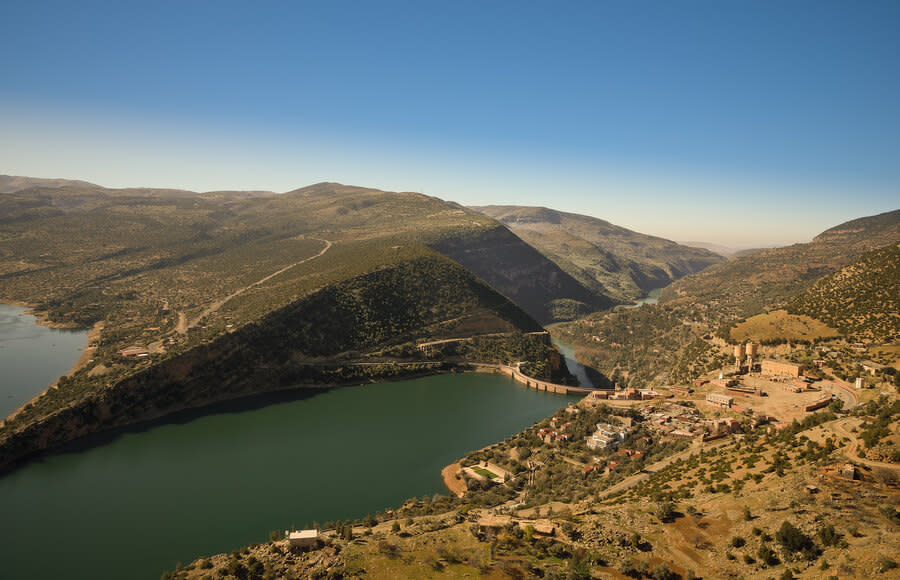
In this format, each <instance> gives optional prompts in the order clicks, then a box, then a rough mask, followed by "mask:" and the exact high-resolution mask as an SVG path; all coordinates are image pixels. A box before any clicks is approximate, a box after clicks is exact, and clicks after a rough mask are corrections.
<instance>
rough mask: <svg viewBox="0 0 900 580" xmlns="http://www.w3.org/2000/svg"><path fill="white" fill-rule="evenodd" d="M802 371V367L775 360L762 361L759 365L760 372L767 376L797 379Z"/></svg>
mask: <svg viewBox="0 0 900 580" xmlns="http://www.w3.org/2000/svg"><path fill="white" fill-rule="evenodd" d="M802 371H803V367H802V366H800V365H798V364H795V363H789V362H784V361H777V360H764V361H762V363H760V372H762V374H764V375H769V376H778V377H794V378H797V377H799V376H800V375H801V374H802Z"/></svg>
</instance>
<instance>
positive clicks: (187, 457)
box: [0, 349, 573, 580]
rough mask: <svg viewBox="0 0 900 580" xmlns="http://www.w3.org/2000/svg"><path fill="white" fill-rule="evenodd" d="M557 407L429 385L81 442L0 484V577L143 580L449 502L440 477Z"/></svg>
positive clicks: (219, 409) (262, 403) (274, 400)
mask: <svg viewBox="0 0 900 580" xmlns="http://www.w3.org/2000/svg"><path fill="white" fill-rule="evenodd" d="M75 351H76V352H74V353H73V355H75V354H77V349H75ZM76 358H77V357H76ZM38 390H40V389H38ZM570 400H573V399H572V398H569V397H565V396H562V395H555V394H552V393H546V392H541V391H535V390H531V389H526V388H524V387H523V386H521V385H519V384H517V383H515V382H513V381H512V380H511V379H509V378H507V377H502V376H495V375H480V374H460V375H439V376H432V377H425V378H421V379H414V380H408V381H397V382H390V383H381V384H376V385H369V386H365V387H347V388H341V389H333V390H328V391H320V392H315V393H313V392H310V391H302V390H297V391H292V392H287V393H278V394H272V395H263V396H258V397H252V398H249V399H242V400H239V401H233V402H229V403H222V404H219V405H215V406H213V407H212V408H208V409H206V410H204V411H203V412H198V411H185V412H182V413H178V414H176V415H173V416H170V417H168V418H166V419H163V420H158V421H155V422H152V423H149V424H144V425H142V426H138V427H132V428H126V429H119V430H117V431H114V432H112V433H107V434H100V435H97V436H91V437H88V438H85V439H83V440H80V441H78V442H76V443H74V444H72V445H70V446H68V447H67V448H66V449H65V450H64V451H62V452H59V453H54V454H49V455H44V456H42V457H41V458H40V459H39V460H36V461H33V462H31V463H28V464H26V465H25V466H24V467H22V468H20V469H18V470H16V471H14V472H12V473H9V474H6V475H4V476H2V477H0V514H3V518H2V524H0V562H2V563H3V564H2V577H3V578H4V579H18V578H29V579H44V578H46V579H51V578H54V579H55V578H63V577H64V578H84V579H88V578H91V579H94V578H121V579H129V578H134V579H138V578H151V579H154V580H155V579H156V578H159V575H160V573H161V572H162V571H163V570H166V569H172V568H174V567H175V565H176V563H179V562H180V563H182V564H187V563H188V562H190V561H192V560H193V559H195V558H197V557H199V556H203V555H210V554H215V553H220V552H229V551H231V550H234V549H236V548H238V547H240V546H243V545H246V544H249V543H253V542H262V541H265V540H266V539H267V537H268V534H269V532H270V531H272V530H276V529H286V528H290V527H291V525H295V526H297V527H298V528H300V527H303V526H305V525H308V524H310V523H311V522H313V521H318V522H320V523H321V522H325V521H328V520H336V519H355V518H361V517H364V516H365V515H366V514H370V513H371V514H374V513H375V512H376V511H377V510H384V509H386V508H391V507H396V506H399V505H400V503H401V502H402V501H403V500H404V499H405V498H409V497H412V496H418V497H422V496H424V495H431V494H435V493H442V494H443V493H447V491H446V489H445V488H444V486H443V482H442V480H441V475H440V471H441V468H443V467H444V466H445V465H447V464H449V463H451V462H452V461H454V460H455V459H457V458H459V457H460V456H462V455H464V454H465V453H466V452H468V451H470V450H473V449H478V448H481V447H483V446H485V445H489V444H491V443H494V442H496V441H499V440H502V439H504V438H506V437H508V436H509V435H512V434H514V433H516V432H518V431H520V430H521V429H523V428H525V427H527V426H529V425H531V424H532V423H534V422H536V421H538V420H540V419H542V418H544V417H547V416H548V415H550V414H551V413H553V412H554V411H555V410H556V409H558V408H559V407H562V406H565V405H566V404H567V403H568V402H569V401H570Z"/></svg>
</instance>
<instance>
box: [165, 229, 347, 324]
mask: <svg viewBox="0 0 900 580" xmlns="http://www.w3.org/2000/svg"><path fill="white" fill-rule="evenodd" d="M310 239H312V240H319V241H320V242H325V247H324V248H322V250H321V251H320V252H319V253H318V254H316V255H315V256H310V257H308V258H303V259H302V260H299V261H297V262H294V263H293V264H288V265H287V266H285V267H284V268H282V269H280V270H278V271H276V272H272V273H271V274H269V275H268V276H266V277H265V278H260V279H259V280H257V281H256V282H253V283H252V284H248V285H247V286H244V287H243V288H239V289H237V290H235V291H234V292H232V293H231V294H229V295H228V296H226V297H224V298H222V299H221V300H217V301H215V302H213V303H212V304H210V305H209V306H208V307H207V308H206V309H205V310H204V311H203V312H201V313H200V315H199V316H198V317H197V318H195V319H194V320H193V321H191V322H188V321H187V317H185V315H184V313H183V312H179V313H178V325H177V326H176V329H175V330H176V331H177V332H178V333H179V334H186V333H187V331H188V330H190V329H191V328H194V327H195V326H197V325H198V324H199V323H200V321H201V320H203V319H204V318H205V317H207V316H209V315H210V314H212V313H214V312H216V311H217V310H218V309H219V308H221V307H222V305H223V304H225V303H226V302H228V301H229V300H231V299H232V298H234V297H236V296H240V295H241V294H243V293H244V292H246V291H247V290H250V289H251V288H254V287H256V286H259V285H260V284H265V283H266V282H268V281H269V280H271V279H272V278H274V277H275V276H278V275H279V274H283V273H284V272H287V271H288V270H290V269H291V268H293V267H295V266H299V265H300V264H303V263H306V262H309V261H310V260H315V259H316V258H319V257H321V256H322V255H323V254H325V252H327V251H328V250H330V249H331V245H332V244H331V242H330V241H329V240H325V239H321V238H310Z"/></svg>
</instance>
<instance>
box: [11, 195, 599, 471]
mask: <svg viewBox="0 0 900 580" xmlns="http://www.w3.org/2000/svg"><path fill="white" fill-rule="evenodd" d="M26 185H27V184H26ZM0 216H2V218H0V297H2V298H4V299H7V300H13V301H19V302H24V303H28V304H32V305H33V306H34V307H35V309H36V311H37V313H38V314H39V315H41V316H43V317H44V318H45V319H46V321H47V322H48V323H50V324H55V325H60V326H81V327H84V326H91V325H97V326H96V327H95V328H96V330H97V331H98V332H99V336H98V337H96V338H95V339H94V349H93V351H92V354H91V357H92V360H91V362H90V363H89V364H88V365H87V366H85V367H82V368H80V369H78V370H77V371H75V372H73V373H70V374H69V376H67V377H64V378H62V379H61V380H60V381H59V382H58V383H57V384H56V385H55V386H54V388H51V389H50V390H48V391H47V392H46V393H45V394H44V395H43V396H42V397H40V398H39V399H37V400H36V401H34V402H33V403H31V404H29V405H27V406H26V408H24V409H23V410H22V411H21V412H20V413H18V414H17V415H15V416H14V417H13V418H9V419H8V420H7V421H6V422H5V423H4V425H3V426H2V428H0V463H9V462H11V461H13V460H15V459H16V458H18V457H21V456H23V455H27V454H28V453H31V452H33V451H35V450H37V449H41V448H44V447H47V446H52V445H56V444H58V443H62V442H64V441H66V440H68V439H71V438H73V437H77V436H80V435H83V434H85V433H88V432H91V431H94V430H98V429H105V428H107V427H110V426H114V425H120V424H123V423H128V422H133V421H138V420H141V419H142V418H144V417H147V416H154V415H159V414H163V413H166V412H169V411H170V410H173V409H177V408H181V407H184V406H197V405H203V404H205V403H208V402H211V401H214V400H217V399H221V398H230V397H234V396H240V395H244V394H249V393H252V392H259V391H265V390H271V389H275V388H284V387H286V386H289V385H296V384H307V383H312V384H319V385H321V384H340V383H342V382H346V381H355V382H359V381H360V380H361V379H365V380H377V379H379V378H381V379H384V378H391V377H396V376H402V375H404V374H409V373H413V374H415V373H421V372H434V370H435V368H437V367H435V366H434V365H435V364H437V363H429V362H428V361H421V357H417V356H412V358H411V359H410V358H409V357H410V354H412V355H416V353H417V350H416V349H415V348H414V343H415V342H416V341H421V340H438V339H444V338H454V337H459V336H468V335H473V334H489V333H509V332H518V333H521V332H530V331H535V330H539V329H540V328H541V326H540V323H541V322H547V321H549V320H552V319H553V316H554V314H553V304H554V303H555V302H557V301H561V300H562V301H571V302H575V303H578V304H580V305H582V306H581V307H582V308H585V309H592V310H596V309H598V308H602V307H605V306H609V305H611V304H612V302H611V301H609V300H607V299H605V298H603V297H597V296H595V295H594V294H592V293H591V292H590V291H588V290H587V289H585V288H583V287H582V286H581V285H580V284H579V283H578V282H577V281H575V280H574V279H572V278H571V277H569V276H568V275H567V274H565V272H563V271H562V270H560V269H559V268H558V267H557V266H556V265H555V264H553V263H552V262H551V261H549V260H548V259H546V258H545V257H544V256H543V255H541V254H540V253H539V252H537V251H536V250H534V249H533V248H532V247H530V246H529V245H527V244H526V243H524V242H523V241H521V240H520V239H519V238H517V237H516V236H515V235H513V234H512V233H510V232H509V231H508V230H507V229H506V228H504V227H503V226H502V225H500V224H499V223H497V222H496V221H494V220H492V219H490V218H488V217H485V216H482V215H479V214H476V213H474V212H472V211H470V210H467V209H465V208H463V207H461V206H459V205H457V204H454V203H449V202H446V201H443V200H440V199H438V198H434V197H429V196H425V195H422V194H417V193H394V192H384V191H379V190H375V189H368V188H360V187H352V186H345V185H341V184H336V183H320V184H316V185H313V186H310V187H305V188H301V189H297V190H294V191H291V192H288V193H285V194H281V195H269V194H266V193H265V192H213V193H207V194H193V193H191V192H186V191H182V190H158V189H143V188H133V189H116V190H110V189H105V188H102V187H98V186H92V185H89V184H87V185H84V184H71V183H68V184H66V185H65V186H64V187H58V188H53V187H31V188H28V189H21V190H18V191H15V192H13V193H5V194H0ZM517 304H518V305H517ZM128 347H137V348H138V350H145V351H147V356H145V357H143V358H135V357H126V356H124V355H122V354H121V352H122V351H123V349H127V348H128ZM385 352H391V353H394V354H395V355H397V356H399V357H400V358H401V359H403V358H404V357H405V358H406V362H404V363H403V364H402V365H400V366H398V365H396V364H380V363H379V364H376V365H372V364H370V363H369V362H368V361H370V360H371V359H370V357H373V356H376V355H377V353H385ZM379 356H380V355H379ZM397 356H393V355H392V356H389V357H388V359H389V360H388V363H390V361H392V360H395V359H397ZM382 358H383V357H382ZM382 358H377V357H376V360H378V361H381V360H382ZM363 363H365V364H363ZM323 365H324V366H323ZM439 366H440V365H438V367H439ZM211 385H215V386H214V387H211Z"/></svg>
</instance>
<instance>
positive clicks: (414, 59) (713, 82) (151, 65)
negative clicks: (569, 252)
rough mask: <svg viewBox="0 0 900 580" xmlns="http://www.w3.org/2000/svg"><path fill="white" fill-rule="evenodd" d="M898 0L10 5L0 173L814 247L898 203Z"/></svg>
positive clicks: (0, 10) (5, 16)
mask: <svg viewBox="0 0 900 580" xmlns="http://www.w3.org/2000/svg"><path fill="white" fill-rule="evenodd" d="M898 28H900V3H897V2H866V3H851V2H823V1H808V2H737V1H734V2H721V1H716V0H709V1H686V2H678V3H673V2H641V1H624V0H623V1H617V2H605V1H592V2H466V1H455V2H452V3H451V2H440V3H439V2H423V1H418V2H412V1H410V2H349V1H328V2H326V1H324V0H323V1H316V2H199V1H198V2H194V1H189V0H182V1H178V2H158V1H157V2H146V3H142V2H102V3H100V2H45V1H41V0H29V2H17V3H14V2H6V3H3V5H2V7H0V54H2V55H3V56H2V57H0V127H2V130H0V173H8V174H14V175H33V176H40V177H69V178H74V179H85V180H88V181H94V182H97V183H100V184H103V185H108V186H113V187H123V186H138V185H146V186H158V187H184V188H189V189H195V190H210V189H223V188H228V189H237V188H240V189H272V190H275V191H286V190H290V189H293V188H296V187H301V186H303V185H308V184H310V183H314V182H317V181H323V180H329V181H340V182H344V183H352V184H357V185H365V186H371V187H378V188H382V189H391V190H412V191H423V192H425V193H428V194H431V195H436V196H438V197H441V198H444V199H450V200H454V201H459V202H460V203H464V204H499V203H508V204H525V205H546V206H550V207H554V208H557V209H561V210H565V211H574V212H579V213H587V214H590V215H595V216H597V217H601V218H603V219H607V220H609V221H612V222H613V223H617V224H619V225H623V226H626V227H630V228H633V229H636V230H638V231H642V232H645V233H651V234H656V235H662V236H665V237H668V238H671V239H676V240H706V241H713V242H718V243H723V244H728V245H732V246H752V245H763V244H785V243H791V242H796V241H806V240H808V239H810V238H811V237H812V236H814V235H815V234H816V233H818V232H819V231H821V230H823V229H825V228H827V227H830V226H832V225H835V224H837V223H839V222H842V221H845V220H847V219H851V218H855V217H859V216H863V215H870V214H874V213H879V212H882V211H888V210H892V209H897V208H898V207H900V203H898V200H900V195H898V191H900V106H898V103H900V74H898V73H900V70H898V69H900V59H898V55H900V35H898V34H897V33H896V30H898Z"/></svg>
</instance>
